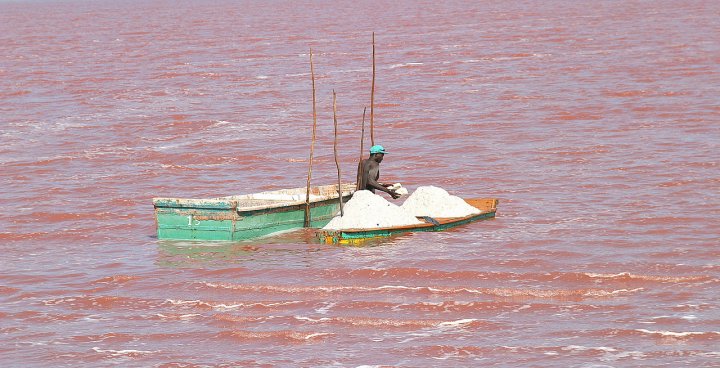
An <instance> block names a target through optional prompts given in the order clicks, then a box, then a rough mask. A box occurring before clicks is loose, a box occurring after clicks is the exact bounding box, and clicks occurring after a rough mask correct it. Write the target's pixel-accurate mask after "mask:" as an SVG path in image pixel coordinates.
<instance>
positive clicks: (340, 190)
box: [333, 90, 345, 217]
mask: <svg viewBox="0 0 720 368" xmlns="http://www.w3.org/2000/svg"><path fill="white" fill-rule="evenodd" d="M333 123H334V125H335V139H334V140H333V154H334V155H335V167H337V173H338V200H340V217H343V216H344V215H345V214H344V213H343V201H342V182H341V181H340V163H339V162H338V154H337V138H338V128H337V126H338V124H337V107H336V105H335V90H333Z"/></svg>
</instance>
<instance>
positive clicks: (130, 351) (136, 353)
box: [92, 346, 158, 357]
mask: <svg viewBox="0 0 720 368" xmlns="http://www.w3.org/2000/svg"><path fill="white" fill-rule="evenodd" d="M92 350H93V351H95V352H97V353H104V354H108V355H110V356H114V357H117V356H126V357H140V356H143V355H147V354H154V353H157V352H158V351H157V350H152V351H150V350H133V349H128V350H112V349H107V350H103V349H100V348H99V347H97V346H95V347H93V348H92Z"/></svg>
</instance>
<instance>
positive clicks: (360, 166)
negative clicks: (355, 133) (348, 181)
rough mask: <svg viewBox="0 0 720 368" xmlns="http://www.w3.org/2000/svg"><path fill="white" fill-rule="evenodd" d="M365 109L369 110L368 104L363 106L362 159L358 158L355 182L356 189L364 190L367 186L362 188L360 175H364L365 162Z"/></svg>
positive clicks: (361, 129) (361, 130)
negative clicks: (363, 164) (363, 166)
mask: <svg viewBox="0 0 720 368" xmlns="http://www.w3.org/2000/svg"><path fill="white" fill-rule="evenodd" d="M365 111H367V106H365V107H364V108H363V118H362V125H361V128H360V159H359V160H358V169H357V182H356V183H355V190H363V189H365V188H360V176H361V175H362V163H363V154H364V153H365V152H363V151H364V150H365V149H364V148H363V145H364V144H365Z"/></svg>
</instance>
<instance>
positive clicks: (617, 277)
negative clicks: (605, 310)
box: [583, 272, 711, 283]
mask: <svg viewBox="0 0 720 368" xmlns="http://www.w3.org/2000/svg"><path fill="white" fill-rule="evenodd" d="M583 275H585V276H587V277H590V278H599V279H611V280H613V281H631V280H643V281H659V282H673V283H680V282H694V281H707V280H708V279H711V277H709V276H654V275H637V274H632V273H629V272H620V273H615V274H605V273H592V272H586V273H583Z"/></svg>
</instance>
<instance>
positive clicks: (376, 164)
mask: <svg viewBox="0 0 720 368" xmlns="http://www.w3.org/2000/svg"><path fill="white" fill-rule="evenodd" d="M386 153H387V151H385V148H383V146H380V145H375V146H372V147H370V158H367V159H365V160H362V162H361V163H360V168H359V170H358V177H357V188H356V189H357V190H369V191H371V192H373V193H375V190H376V189H377V190H379V191H382V192H385V193H387V194H390V196H391V197H392V198H393V199H398V198H399V197H400V195H399V194H397V193H396V192H395V191H394V190H392V189H389V188H388V187H389V186H391V184H381V183H379V182H378V179H380V163H381V162H382V160H383V157H385V154H386Z"/></svg>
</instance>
